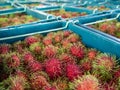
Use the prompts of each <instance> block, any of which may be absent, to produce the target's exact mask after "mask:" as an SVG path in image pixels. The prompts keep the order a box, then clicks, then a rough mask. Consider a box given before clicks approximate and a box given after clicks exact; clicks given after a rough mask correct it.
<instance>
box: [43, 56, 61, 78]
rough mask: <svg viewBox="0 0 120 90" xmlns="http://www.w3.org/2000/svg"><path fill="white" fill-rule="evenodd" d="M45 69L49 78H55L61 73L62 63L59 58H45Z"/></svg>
mask: <svg viewBox="0 0 120 90" xmlns="http://www.w3.org/2000/svg"><path fill="white" fill-rule="evenodd" d="M45 71H46V72H47V74H48V75H49V76H50V78H51V79H54V78H57V77H59V76H61V75H62V65H61V63H60V60H58V59H56V58H51V59H48V60H46V63H45Z"/></svg>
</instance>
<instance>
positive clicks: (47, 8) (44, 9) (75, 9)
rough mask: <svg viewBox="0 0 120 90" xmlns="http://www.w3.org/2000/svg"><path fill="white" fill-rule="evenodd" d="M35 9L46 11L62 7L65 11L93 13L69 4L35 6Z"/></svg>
mask: <svg viewBox="0 0 120 90" xmlns="http://www.w3.org/2000/svg"><path fill="white" fill-rule="evenodd" d="M36 9H37V10H39V11H43V12H44V13H47V11H55V10H60V9H64V10H65V11H68V12H78V13H82V12H85V13H86V14H87V15H89V14H92V13H93V11H91V10H88V9H85V8H81V9H78V8H75V7H69V6H63V7H62V6H54V7H53V6H52V7H45V8H36ZM50 15H51V14H50ZM87 15H86V16H87Z"/></svg>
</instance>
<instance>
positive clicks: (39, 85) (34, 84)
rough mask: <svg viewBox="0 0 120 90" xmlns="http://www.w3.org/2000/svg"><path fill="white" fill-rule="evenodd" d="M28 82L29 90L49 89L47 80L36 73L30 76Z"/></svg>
mask: <svg viewBox="0 0 120 90" xmlns="http://www.w3.org/2000/svg"><path fill="white" fill-rule="evenodd" d="M30 82H31V88H32V89H34V90H41V89H44V88H45V87H50V84H49V83H48V82H47V79H46V78H45V77H44V76H42V75H40V74H38V73H32V74H31V77H30Z"/></svg>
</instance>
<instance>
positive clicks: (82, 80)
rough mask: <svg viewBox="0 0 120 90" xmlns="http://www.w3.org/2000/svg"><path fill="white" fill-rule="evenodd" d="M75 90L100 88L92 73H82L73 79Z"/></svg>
mask: <svg viewBox="0 0 120 90" xmlns="http://www.w3.org/2000/svg"><path fill="white" fill-rule="evenodd" d="M73 84H74V89H75V90H100V84H99V80H98V79H97V78H96V77H95V76H93V75H83V76H82V77H79V78H78V79H76V80H74V82H73Z"/></svg>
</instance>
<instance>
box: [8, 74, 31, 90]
mask: <svg viewBox="0 0 120 90" xmlns="http://www.w3.org/2000/svg"><path fill="white" fill-rule="evenodd" d="M28 87H29V85H28V82H27V80H25V78H22V77H18V76H14V77H10V90H25V89H27V88H28Z"/></svg>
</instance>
